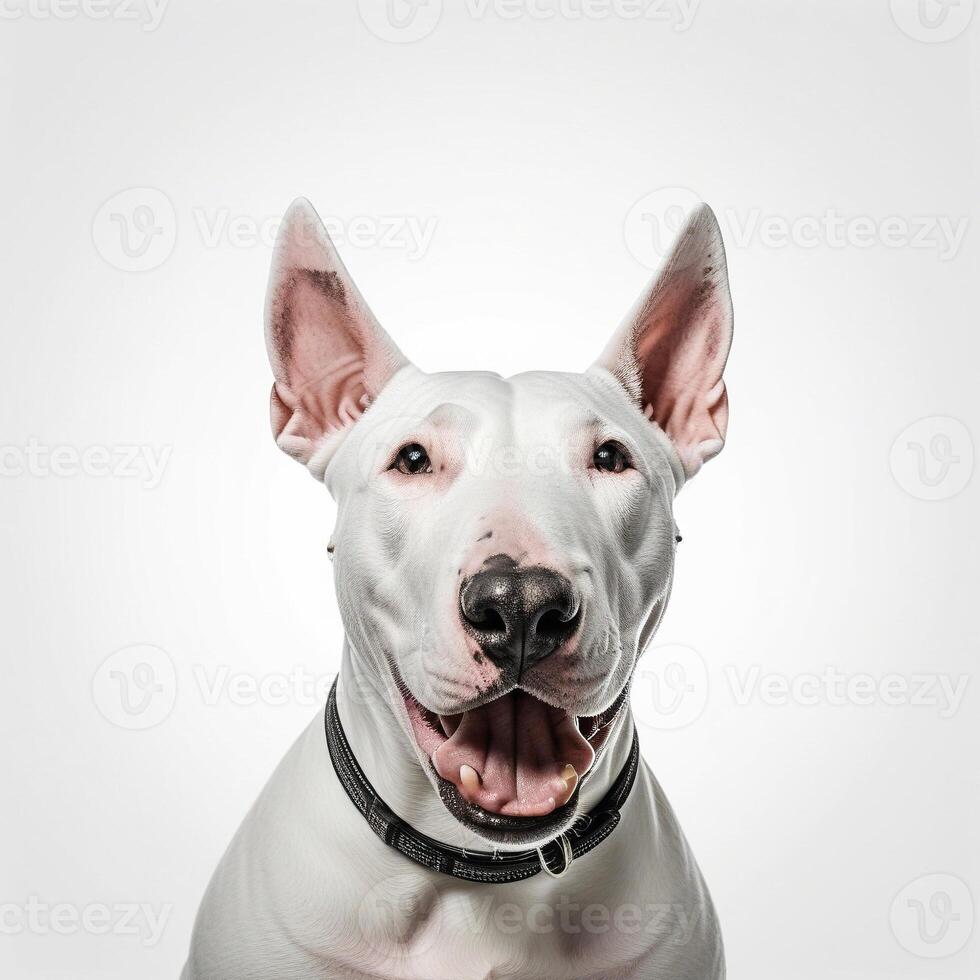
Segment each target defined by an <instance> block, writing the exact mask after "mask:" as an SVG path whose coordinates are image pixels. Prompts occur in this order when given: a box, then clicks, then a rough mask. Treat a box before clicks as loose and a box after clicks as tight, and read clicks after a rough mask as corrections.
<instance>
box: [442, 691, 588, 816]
mask: <svg viewBox="0 0 980 980" xmlns="http://www.w3.org/2000/svg"><path fill="white" fill-rule="evenodd" d="M456 720H458V721H459V727H457V728H456V730H455V731H454V732H453V733H452V735H451V736H450V737H449V738H448V739H447V740H446V741H445V742H443V743H442V745H440V746H439V748H438V749H436V751H435V752H434V753H433V754H432V763H433V765H434V766H435V767H436V772H438V773H439V775H440V776H442V778H443V779H447V780H449V782H451V783H453V784H454V785H455V786H456V788H457V789H458V790H459V791H460V793H462V795H463V796H464V797H465V798H466V799H467V800H469V801H470V802H471V803H476V804H477V805H478V806H481V807H482V808H483V809H484V810H487V811H489V812H490V813H502V814H507V815H509V816H520V817H535V816H543V815H545V814H548V813H551V811H552V810H554V809H555V808H556V807H558V806H561V805H562V804H563V803H565V802H567V799H568V797H569V796H570V795H571V789H569V787H568V784H567V783H566V781H565V780H564V779H563V778H562V773H563V772H564V770H565V767H566V766H567V765H571V766H573V767H574V769H575V771H576V772H577V773H578V775H579V776H582V775H583V774H584V773H585V772H586V771H587V770H588V768H589V766H590V765H592V758H593V752H592V746H591V745H589V743H588V742H587V741H586V740H585V738H583V737H582V735H581V734H580V733H579V730H578V728H577V727H576V725H575V720H574V719H573V718H572V717H571V716H569V715H567V714H566V713H565V712H564V711H562V710H561V709H560V708H552V707H551V706H550V705H547V704H545V703H544V702H543V701H539V700H538V699H537V698H534V697H532V696H531V695H530V694H526V693H525V692H524V691H514V692H512V693H511V694H507V695H505V696H504V697H502V698H497V700H496V701H491V702H490V703H489V704H485V705H483V706H482V707H480V708H474V709H473V710H472V711H467V712H466V713H465V714H463V715H462V716H456V718H454V719H453V722H454V723H455V721H456ZM450 730H451V728H450ZM461 766H470V767H471V768H472V769H474V770H476V773H477V774H478V776H479V777H480V785H479V787H478V788H476V789H475V790H474V789H473V788H472V786H469V787H466V788H464V785H463V780H462V778H461V776H460V767H461Z"/></svg>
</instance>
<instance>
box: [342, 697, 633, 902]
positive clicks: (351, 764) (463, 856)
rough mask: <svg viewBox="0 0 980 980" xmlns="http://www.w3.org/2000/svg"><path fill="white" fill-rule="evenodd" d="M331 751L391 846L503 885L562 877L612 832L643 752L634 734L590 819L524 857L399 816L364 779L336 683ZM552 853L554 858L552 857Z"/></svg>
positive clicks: (355, 799) (447, 870)
mask: <svg viewBox="0 0 980 980" xmlns="http://www.w3.org/2000/svg"><path fill="white" fill-rule="evenodd" d="M324 723H325V727H326V730H327V748H328V749H329V751H330V760H331V762H333V768H334V771H335V772H336V773H337V778H338V779H339V780H340V784H341V786H343V787H344V790H345V792H346V793H347V795H348V796H349V797H350V799H351V802H352V803H353V804H354V806H356V807H357V809H358V810H360V811H361V816H362V817H364V819H365V820H366V821H367V822H368V826H369V827H370V828H371V829H372V830H373V831H374V832H375V833H376V834H377V835H378V836H379V837H380V838H381V839H382V840H383V841H384V842H385V843H386V844H387V845H388V846H389V847H393V848H394V849H395V850H396V851H399V852H400V853H402V854H404V855H405V857H407V858H411V859H412V860H413V861H415V862H416V863H418V864H421V865H423V866H425V867H426V868H431V869H432V870H433V871H441V872H442V873H443V874H447V875H452V876H453V877H454V878H464V879H466V880H467V881H485V882H492V883H498V884H499V883H504V882H509V881H520V880H521V879H523V878H531V877H533V876H534V875H536V874H538V872H540V871H542V870H543V871H546V872H547V873H548V874H550V875H552V876H553V877H556V878H557V877H560V876H561V875H563V874H564V873H565V872H566V871H567V870H568V866H569V865H570V864H571V863H572V860H573V859H574V858H579V857H581V856H582V855H583V854H588V853H589V851H591V850H592V848H594V847H596V846H597V845H598V844H601V843H602V841H604V840H605V839H606V838H607V837H608V836H609V835H610V834H611V833H612V832H613V830H615V828H616V825H617V824H618V823H619V819H620V813H619V811H620V808H621V807H622V806H623V804H624V803H625V802H626V798H627V797H628V796H629V795H630V790H631V789H632V788H633V783H634V781H635V779H636V770H637V767H638V765H639V761H640V747H639V742H638V740H637V737H636V732H635V731H634V732H633V744H632V746H631V747H630V754H629V757H628V758H627V760H626V764H625V765H624V766H623V768H622V769H621V770H620V772H619V775H618V776H617V777H616V779H615V781H614V782H613V784H612V786H610V787H609V792H608V793H606V795H605V796H604V797H603V798H602V799H601V800H600V801H599V803H598V804H597V805H596V806H595V807H594V808H593V809H592V810H590V811H589V813H587V814H586V815H585V816H583V817H580V818H579V819H578V820H577V821H576V823H575V826H574V827H573V828H572V829H571V830H567V831H566V832H565V833H564V834H561V835H560V836H559V837H557V838H555V840H552V841H549V842H548V843H547V844H545V846H544V847H542V848H531V849H530V850H527V851H520V852H513V851H510V852H503V853H499V854H496V853H494V852H492V851H471V850H463V849H462V848H460V847H452V846H450V845H449V844H443V843H442V842H441V841H437V840H433V838H431V837H426V835H425V834H420V833H419V832H418V831H417V830H415V829H414V828H412V827H410V826H409V825H408V824H407V823H405V821H404V820H402V819H401V818H400V817H398V816H396V815H395V814H394V813H393V812H392V811H391V809H390V808H389V807H388V805H387V804H386V803H385V801H384V800H383V799H381V797H380V796H378V794H377V793H376V792H375V790H374V787H373V786H372V785H371V783H370V782H369V781H368V778H367V776H365V775H364V773H363V771H362V770H361V767H360V766H359V765H358V764H357V759H355V758H354V753H353V752H352V751H351V747H350V745H349V744H348V742H347V736H346V735H345V734H344V729H343V726H342V725H341V724H340V715H339V714H338V712H337V682H336V681H334V685H333V687H332V688H331V689H330V697H329V698H328V699H327V710H326V715H325V718H324ZM549 852H550V853H549Z"/></svg>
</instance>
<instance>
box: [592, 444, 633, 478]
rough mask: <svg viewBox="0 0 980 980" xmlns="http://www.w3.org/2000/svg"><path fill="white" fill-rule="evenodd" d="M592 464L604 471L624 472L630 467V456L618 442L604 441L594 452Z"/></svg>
mask: <svg viewBox="0 0 980 980" xmlns="http://www.w3.org/2000/svg"><path fill="white" fill-rule="evenodd" d="M592 465H593V466H594V467H595V468H596V469H597V470H602V472H604V473H622V472H623V470H628V469H629V468H630V458H629V455H628V454H627V452H626V450H625V449H623V447H622V446H621V445H620V444H619V443H618V442H604V443H603V444H602V445H601V446H600V447H599V448H598V449H597V450H596V451H595V452H594V453H593V454H592Z"/></svg>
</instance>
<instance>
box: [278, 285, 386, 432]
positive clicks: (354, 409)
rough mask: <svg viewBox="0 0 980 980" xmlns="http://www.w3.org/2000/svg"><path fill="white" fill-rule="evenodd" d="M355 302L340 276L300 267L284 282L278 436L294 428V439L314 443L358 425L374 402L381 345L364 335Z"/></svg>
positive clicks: (280, 294) (280, 302)
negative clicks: (371, 370) (373, 361)
mask: <svg viewBox="0 0 980 980" xmlns="http://www.w3.org/2000/svg"><path fill="white" fill-rule="evenodd" d="M348 303H349V299H348V296H347V290H346V289H345V286H344V283H343V281H342V280H341V278H340V275H339V274H338V273H337V272H327V271H320V270H313V269H296V270H294V271H292V272H291V273H289V274H288V275H287V276H286V277H285V278H284V279H283V281H282V283H281V284H280V285H279V288H278V290H277V293H276V296H275V298H274V302H273V309H274V311H275V315H274V317H273V320H272V323H271V337H270V340H271V345H272V353H273V360H274V362H275V363H274V368H275V374H276V378H277V381H276V386H275V389H274V398H273V426H274V427H276V426H278V427H279V431H278V432H277V433H276V434H277V435H279V434H280V433H281V432H282V431H283V430H284V429H286V428H287V426H288V432H287V435H288V436H291V437H296V438H302V439H304V440H310V441H311V442H315V441H316V440H317V439H319V438H320V437H321V436H323V435H325V434H327V433H329V432H332V431H336V430H338V429H341V428H343V427H344V426H345V425H348V424H349V423H350V422H353V421H355V420H356V419H357V418H358V417H359V416H360V415H361V413H362V412H363V411H364V408H365V407H366V405H367V403H368V401H369V400H370V393H369V389H368V384H369V381H368V371H367V361H368V358H369V354H370V353H371V352H369V350H368V347H369V346H371V345H372V344H373V345H374V346H377V341H376V340H375V339H374V338H367V337H364V336H363V330H362V326H361V324H360V323H359V322H358V321H357V318H356V314H355V315H352V312H351V310H350V309H349V306H348ZM277 402H278V406H277V404H276V403H277ZM280 406H281V407H280ZM290 415H292V418H290Z"/></svg>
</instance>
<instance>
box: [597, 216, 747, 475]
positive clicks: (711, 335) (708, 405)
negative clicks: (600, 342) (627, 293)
mask: <svg viewBox="0 0 980 980" xmlns="http://www.w3.org/2000/svg"><path fill="white" fill-rule="evenodd" d="M731 341H732V300H731V296H730V294H729V291H728V271H727V268H726V265H725V248H724V245H723V244H722V240H721V230H720V229H719V228H718V222H717V220H716V219H715V216H714V213H713V212H712V210H711V208H709V207H708V205H707V204H702V205H700V206H699V207H698V208H697V209H696V210H695V211H693V212H692V213H691V215H690V216H689V217H688V219H687V221H686V222H685V224H684V227H683V229H682V230H681V232H680V234H679V235H678V236H677V240H676V242H675V243H674V246H673V249H672V250H671V253H670V254H669V255H668V257H667V259H666V261H665V262H664V264H663V266H662V267H661V269H660V271H659V272H658V273H657V275H656V276H654V279H653V282H652V283H651V284H650V286H649V288H648V289H647V291H646V292H645V293H643V295H641V297H640V299H639V301H638V302H637V303H636V305H635V306H634V307H633V309H632V310H631V311H630V312H629V314H628V315H627V317H626V320H625V322H624V323H623V325H622V326H621V327H620V329H619V330H618V331H617V333H616V334H615V335H614V336H613V338H612V340H611V341H610V343H609V345H608V346H607V347H606V349H605V350H604V351H603V353H602V355H601V356H600V358H599V360H598V361H596V365H595V366H597V367H602V368H605V369H606V370H608V371H610V372H612V374H614V375H615V376H616V377H617V378H618V379H619V381H620V382H621V383H622V384H623V386H624V387H625V388H626V390H627V391H628V392H629V394H630V396H631V397H633V398H635V399H636V400H637V402H638V404H639V405H640V407H641V409H642V410H643V412H644V414H645V415H646V416H647V418H650V419H652V420H653V421H654V422H656V423H657V425H659V426H660V428H661V429H663V430H664V432H666V433H667V435H668V436H669V437H670V439H671V441H672V442H673V444H674V446H675V447H676V448H677V452H678V454H679V455H680V458H681V462H682V463H683V466H684V472H685V474H686V475H687V476H688V477H691V476H693V475H694V474H695V473H696V472H697V471H698V470H699V469H700V468H701V464H702V463H703V462H705V461H706V460H708V459H710V458H711V457H712V456H715V455H716V454H717V453H718V452H720V451H721V447H722V446H723V445H724V443H725V430H726V428H727V425H728V397H727V395H726V392H725V382H724V381H723V380H722V371H723V370H724V367H725V361H726V360H727V359H728V349H729V347H730V346H731Z"/></svg>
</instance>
